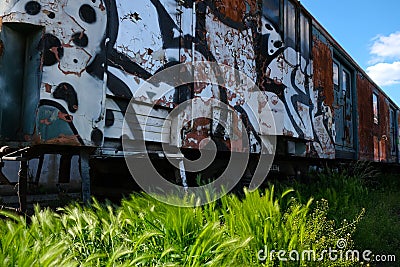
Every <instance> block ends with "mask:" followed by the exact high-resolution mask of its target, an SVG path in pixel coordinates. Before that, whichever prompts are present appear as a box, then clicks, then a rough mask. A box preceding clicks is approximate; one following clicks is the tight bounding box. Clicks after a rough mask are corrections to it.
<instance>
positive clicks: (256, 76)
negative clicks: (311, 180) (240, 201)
mask: <svg viewBox="0 0 400 267" xmlns="http://www.w3.org/2000/svg"><path fill="white" fill-rule="evenodd" d="M233 6H235V8H232V7H233ZM11 22H21V23H28V24H34V25H40V26H44V27H45V31H46V32H45V34H44V35H43V38H42V40H41V41H40V43H39V44H38V48H40V49H42V51H43V66H42V67H43V74H42V76H43V77H42V85H41V92H40V107H39V111H38V116H39V118H38V122H37V124H38V125H37V126H36V127H37V129H36V132H35V134H36V135H38V136H39V137H40V138H41V139H42V141H44V142H50V143H54V142H55V140H61V141H62V140H70V141H71V139H73V140H75V141H74V143H75V144H78V143H79V144H83V145H97V146H99V145H101V144H102V142H103V138H104V137H111V138H116V139H118V138H120V137H121V136H118V133H116V132H113V133H112V136H107V134H108V133H107V132H106V131H108V132H110V133H111V132H112V130H111V127H114V128H115V127H120V128H121V129H122V125H118V124H121V120H117V119H116V118H119V116H120V114H122V115H123V114H124V112H125V110H126V108H127V107H126V105H127V103H126V102H124V101H120V99H130V98H132V97H133V96H134V95H135V91H136V90H137V89H138V88H139V87H140V86H141V85H143V83H144V82H145V80H147V79H149V78H150V77H152V76H153V75H154V74H155V73H157V72H159V71H160V70H162V69H165V68H167V67H168V66H172V65H175V64H177V63H179V62H190V61H192V60H196V61H199V60H206V61H211V62H216V63H221V64H226V65H230V66H234V67H235V68H236V69H238V70H240V71H242V72H243V73H245V74H246V75H247V76H249V77H250V78H251V79H253V80H254V81H257V82H258V83H259V85H260V88H261V89H262V90H263V91H265V94H266V96H267V99H268V103H264V105H267V104H268V105H269V106H270V107H271V108H272V109H273V110H274V111H275V112H276V113H279V114H282V116H283V118H284V119H283V125H282V127H281V129H279V131H278V134H279V135H286V136H290V137H294V138H301V139H304V140H307V141H311V142H312V143H311V145H310V149H309V154H310V155H314V156H319V157H333V156H334V145H333V141H332V140H333V139H334V138H333V135H334V126H333V121H332V112H331V107H330V105H329V103H326V101H325V98H324V97H323V94H322V91H323V90H324V89H325V88H324V87H315V88H314V84H313V79H312V65H313V62H312V60H311V59H310V58H309V57H307V56H303V55H300V54H299V52H297V51H296V50H295V49H294V48H293V47H291V46H290V45H288V44H285V42H284V36H282V33H281V32H282V31H280V30H278V26H276V25H274V23H272V22H270V21H269V20H268V19H267V17H265V16H264V15H262V14H260V12H259V10H258V5H257V1H255V0H248V1H227V0H220V1H211V0H205V1H198V2H196V4H195V5H194V3H193V1H191V0H186V1H175V0H145V1H141V4H140V5H138V4H137V3H135V2H133V1H130V0H118V1H116V0H107V1H103V0H97V1H96V0H94V1H78V0H74V1H73V0H69V1H66V0H57V1H45V0H41V1H28V0H20V1H17V2H16V3H15V5H14V6H12V7H11V9H10V10H9V11H8V12H7V14H6V15H5V16H4V17H3V23H11ZM3 25H4V24H3ZM299 58H300V59H299ZM105 74H106V75H105ZM106 94H107V95H109V96H112V97H108V98H107V99H105V96H106ZM195 96H196V97H204V96H209V97H214V98H216V99H218V100H220V101H222V102H223V103H225V104H228V105H230V106H232V107H233V108H234V109H235V110H236V112H237V113H239V114H240V115H241V117H242V120H243V123H244V124H245V126H246V129H247V132H248V135H249V137H250V147H251V150H252V152H259V151H260V147H261V146H260V143H261V141H260V137H259V133H260V132H262V129H260V127H264V126H263V125H261V124H262V123H261V124H260V122H258V121H254V118H253V117H252V116H251V115H249V114H248V113H249V110H248V108H247V106H246V99H244V98H243V94H242V95H241V93H240V92H231V91H229V90H226V89H225V88H222V87H220V86H213V85H210V84H195V85H192V86H185V87H180V88H176V90H175V91H172V92H171V93H170V94H169V95H165V96H164V97H163V98H162V99H153V97H154V92H148V94H147V95H146V96H141V98H140V99H139V100H141V101H144V102H146V101H158V103H159V104H162V105H164V106H166V107H169V108H173V107H175V106H176V105H178V104H179V103H181V102H184V101H186V100H188V99H190V98H193V97H195ZM108 107H112V108H110V109H109V110H107V112H106V111H105V109H106V108H108ZM262 108H263V104H260V109H259V111H260V112H262ZM161 113H162V111H160V115H159V116H160V117H159V119H160V120H161V119H162V118H163V117H165V116H166V115H165V114H164V115H163V114H161ZM107 114H108V115H109V116H110V117H109V118H111V119H110V120H107V118H106V115H107ZM139 115H140V114H139ZM139 115H138V118H137V120H138V123H139V121H140V118H139ZM218 116H220V117H221V118H224V117H226V118H228V116H229V115H228V114H227V112H226V111H223V112H220V113H219V114H218ZM107 121H108V123H109V125H112V126H110V127H109V128H110V129H108V130H107V127H105V123H106V122H107ZM195 123H197V126H199V127H196V128H194V127H188V130H187V131H183V132H182V135H183V136H181V139H182V140H181V142H180V144H178V145H180V146H182V145H184V146H185V145H186V146H188V147H193V146H194V147H195V143H193V142H187V141H188V139H189V138H193V137H196V136H198V137H199V138H204V136H205V135H204V133H207V134H210V132H213V136H214V138H216V140H217V141H218V140H219V141H220V142H222V140H225V139H226V136H228V134H227V133H226V132H225V131H226V129H224V128H223V127H221V125H218V124H216V125H215V124H213V123H212V122H211V121H210V122H208V121H204V120H203V121H197V122H195ZM264 123H267V122H264ZM260 125H261V126H260ZM265 127H266V128H267V127H268V125H266V126H265ZM104 128H106V129H104ZM189 128H190V129H189ZM103 130H104V132H103ZM193 131H195V132H193ZM65 137H68V138H65ZM198 141H200V140H198ZM197 143H199V142H197ZM225 143H226V142H225ZM228 143H229V142H228ZM224 146H225V147H227V148H228V149H232V147H229V145H227V144H225V145H224Z"/></svg>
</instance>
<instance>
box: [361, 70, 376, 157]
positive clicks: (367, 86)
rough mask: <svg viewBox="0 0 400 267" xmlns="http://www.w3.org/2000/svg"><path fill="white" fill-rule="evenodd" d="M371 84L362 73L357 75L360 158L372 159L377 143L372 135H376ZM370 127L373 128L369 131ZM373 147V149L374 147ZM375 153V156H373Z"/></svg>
mask: <svg viewBox="0 0 400 267" xmlns="http://www.w3.org/2000/svg"><path fill="white" fill-rule="evenodd" d="M372 93H373V86H372V84H371V83H370V82H369V81H368V80H367V79H366V78H365V77H364V76H362V74H358V75H357V99H358V109H357V112H358V140H359V155H358V158H359V159H360V160H370V161H373V160H374V158H375V156H377V155H375V150H376V151H377V145H376V144H375V142H374V136H377V134H378V133H376V132H375V131H373V130H375V129H374V119H373V118H374V114H373V108H372ZM371 129H373V130H372V131H371ZM374 148H375V149H374ZM374 155H375V156H374Z"/></svg>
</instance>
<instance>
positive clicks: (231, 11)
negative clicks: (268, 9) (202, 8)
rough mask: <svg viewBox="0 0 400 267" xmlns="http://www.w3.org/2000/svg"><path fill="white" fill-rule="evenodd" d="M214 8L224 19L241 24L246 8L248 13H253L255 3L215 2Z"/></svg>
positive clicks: (228, 0)
mask: <svg viewBox="0 0 400 267" xmlns="http://www.w3.org/2000/svg"><path fill="white" fill-rule="evenodd" d="M215 7H216V8H217V10H218V12H220V13H221V14H223V15H224V16H225V17H227V18H229V19H231V20H233V21H235V22H242V21H243V18H244V15H245V14H246V10H247V7H249V9H250V10H249V12H250V13H254V12H255V11H256V10H257V1H255V0H246V1H243V0H215Z"/></svg>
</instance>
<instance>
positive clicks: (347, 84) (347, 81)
mask: <svg viewBox="0 0 400 267" xmlns="http://www.w3.org/2000/svg"><path fill="white" fill-rule="evenodd" d="M342 90H343V95H346V97H347V98H350V74H349V73H348V72H347V71H345V70H343V87H342Z"/></svg>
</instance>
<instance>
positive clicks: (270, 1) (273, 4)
mask: <svg viewBox="0 0 400 267" xmlns="http://www.w3.org/2000/svg"><path fill="white" fill-rule="evenodd" d="M279 3H280V0H263V6H262V9H263V15H264V16H265V17H266V18H267V19H268V20H269V21H270V22H272V23H273V24H274V25H275V26H276V27H278V28H279V25H280V23H279V13H280V12H279V11H280V6H279Z"/></svg>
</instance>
